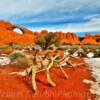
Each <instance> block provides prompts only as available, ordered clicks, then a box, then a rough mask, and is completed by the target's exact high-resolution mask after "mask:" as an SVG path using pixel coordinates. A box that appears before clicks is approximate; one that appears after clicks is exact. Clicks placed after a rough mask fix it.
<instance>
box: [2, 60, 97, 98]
mask: <svg viewBox="0 0 100 100" xmlns="http://www.w3.org/2000/svg"><path fill="white" fill-rule="evenodd" d="M72 61H73V62H74V63H80V62H84V59H82V58H81V59H72ZM22 70H23V69H21V68H18V67H16V66H10V65H6V66H3V67H0V100H18V99H19V100H40V99H41V100H57V99H59V100H66V99H67V100H94V98H95V95H93V94H91V93H90V91H89V89H90V85H88V84H85V83H84V82H83V80H84V79H88V80H94V78H93V77H92V76H91V70H89V68H88V67H87V66H86V65H85V64H84V65H81V66H79V67H78V68H75V69H74V68H69V67H68V66H65V67H64V70H65V71H66V73H67V74H68V76H69V79H64V76H63V74H62V73H61V71H60V70H59V69H58V68H52V69H51V70H50V71H51V76H52V78H53V80H54V82H55V83H56V85H57V86H56V87H51V86H49V85H48V83H47V81H46V78H45V72H40V73H38V74H37V75H36V80H37V85H38V91H37V92H36V93H35V92H34V91H33V90H32V88H31V76H18V75H10V74H8V73H10V72H13V71H22Z"/></svg>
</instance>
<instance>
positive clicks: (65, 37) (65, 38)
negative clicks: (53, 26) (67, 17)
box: [56, 32, 80, 44]
mask: <svg viewBox="0 0 100 100" xmlns="http://www.w3.org/2000/svg"><path fill="white" fill-rule="evenodd" d="M56 35H57V36H58V37H60V39H61V43H67V44H80V40H79V38H78V36H77V35H76V34H75V33H71V32H68V33H62V32H56Z"/></svg>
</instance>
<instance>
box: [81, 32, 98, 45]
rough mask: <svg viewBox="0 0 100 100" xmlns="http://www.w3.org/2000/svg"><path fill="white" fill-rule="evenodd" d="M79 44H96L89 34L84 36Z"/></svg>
mask: <svg viewBox="0 0 100 100" xmlns="http://www.w3.org/2000/svg"><path fill="white" fill-rule="evenodd" d="M81 44H98V43H97V42H96V40H95V39H94V38H93V36H91V35H90V34H86V35H85V37H84V39H83V40H82V42H81Z"/></svg>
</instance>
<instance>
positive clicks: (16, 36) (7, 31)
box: [0, 21, 34, 45]
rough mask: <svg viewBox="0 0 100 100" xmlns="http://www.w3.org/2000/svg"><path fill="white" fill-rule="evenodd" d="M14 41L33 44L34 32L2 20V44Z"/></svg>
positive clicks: (0, 27)
mask: <svg viewBox="0 0 100 100" xmlns="http://www.w3.org/2000/svg"><path fill="white" fill-rule="evenodd" d="M14 29H17V30H19V31H20V33H21V34H20V33H19V32H17V31H14ZM12 42H13V43H18V44H31V43H33V42H34V35H33V32H32V31H30V30H28V29H26V28H21V27H19V26H16V25H13V24H11V23H9V22H5V21H0V45H2V44H8V43H12Z"/></svg>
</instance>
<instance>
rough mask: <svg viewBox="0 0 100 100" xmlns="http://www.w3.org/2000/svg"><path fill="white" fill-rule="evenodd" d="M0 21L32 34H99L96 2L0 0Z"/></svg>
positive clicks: (98, 4) (99, 0) (98, 0)
mask: <svg viewBox="0 0 100 100" xmlns="http://www.w3.org/2000/svg"><path fill="white" fill-rule="evenodd" d="M0 19H1V20H6V21H10V22H12V23H14V24H17V25H20V26H22V27H26V28H29V29H31V30H33V31H40V30H42V29H48V30H49V31H63V32H77V33H78V34H83V33H84V32H91V34H92V33H93V32H100V0H2V1H1V2H0Z"/></svg>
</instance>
